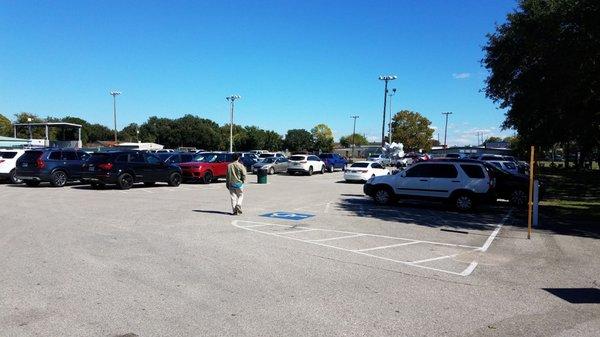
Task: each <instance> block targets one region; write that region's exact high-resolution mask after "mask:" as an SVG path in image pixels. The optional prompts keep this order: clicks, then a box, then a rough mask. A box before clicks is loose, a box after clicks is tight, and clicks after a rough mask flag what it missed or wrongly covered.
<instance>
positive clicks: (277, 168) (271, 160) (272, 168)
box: [252, 157, 289, 174]
mask: <svg viewBox="0 0 600 337" xmlns="http://www.w3.org/2000/svg"><path fill="white" fill-rule="evenodd" d="M288 164H289V162H288V160H287V159H286V158H276V157H268V158H265V159H263V160H262V161H259V162H258V163H256V164H254V165H252V172H253V173H256V172H257V171H258V170H259V169H261V168H264V169H266V170H267V172H269V174H274V173H280V172H287V168H288Z"/></svg>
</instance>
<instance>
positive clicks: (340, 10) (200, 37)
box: [0, 0, 515, 145]
mask: <svg viewBox="0 0 600 337" xmlns="http://www.w3.org/2000/svg"><path fill="white" fill-rule="evenodd" d="M514 7H515V3H514V2H512V1H500V0H498V1H491V0H490V1H481V0H472V1H466V0H460V1H459V0H457V1H442V0H437V1H433V0H430V1H416V0H414V1H399V0H396V1H285V0H283V1H189V2H187V1H162V2H161V1H156V2H154V1H52V2H50V1H49V2H29V1H3V2H0V31H1V33H0V48H1V50H2V52H0V113H2V114H4V115H6V116H9V117H12V115H14V114H15V113H18V112H21V111H27V112H32V113H35V114H38V115H40V116H47V115H52V116H57V117H61V116H66V115H72V116H79V117H82V118H84V119H86V120H89V121H91V122H99V123H102V124H105V125H108V126H111V125H112V97H111V96H110V95H109V94H108V92H109V91H110V90H111V89H117V90H120V91H122V92H123V94H122V95H121V96H119V97H118V125H119V128H121V127H123V126H125V125H126V124H128V123H131V122H136V123H143V122H144V121H145V120H146V119H147V118H148V117H149V116H152V115H157V116H164V117H179V116H181V115H183V114H186V113H192V114H196V115H199V116H202V117H205V118H210V119H213V120H215V121H216V122H218V123H220V124H224V123H226V122H228V118H229V117H228V105H227V101H226V100H225V97H226V96H227V95H230V94H234V93H236V94H239V95H241V96H242V99H241V100H239V101H238V103H237V105H236V123H241V124H244V125H258V126H260V127H263V128H268V129H273V130H276V131H278V132H280V133H282V134H283V133H285V131H286V130H288V129H292V128H306V129H310V128H311V127H312V126H314V125H316V124H318V123H325V124H327V125H329V126H330V127H331V128H332V129H333V131H334V134H335V136H336V138H337V137H339V136H341V135H345V134H349V133H351V132H352V119H351V118H350V117H349V116H350V115H352V114H357V115H360V118H359V120H358V123H357V132H359V133H364V134H366V135H367V136H368V137H369V138H371V139H373V140H375V139H378V138H380V134H381V118H382V116H381V115H382V107H383V83H382V81H379V80H378V79H377V77H378V76H379V75H382V74H394V75H396V76H398V79H397V80H395V81H393V82H391V86H390V87H394V88H397V89H398V92H397V94H396V96H395V97H394V98H393V103H392V104H393V108H394V111H397V110H400V109H409V110H413V111H418V112H420V113H422V114H423V115H425V116H426V117H428V118H429V119H430V120H431V121H432V122H433V126H434V127H437V128H439V129H440V138H443V116H442V115H441V113H442V112H443V111H452V112H453V113H454V114H453V115H452V116H451V118H450V123H449V131H448V143H449V144H451V145H452V144H469V143H471V144H474V143H475V142H476V139H477V136H476V132H477V131H478V130H485V134H486V135H500V134H501V135H509V134H512V132H510V131H504V132H502V133H501V132H500V131H499V126H500V124H501V123H502V121H503V119H504V113H503V111H501V110H498V109H497V108H496V107H495V105H494V104H493V102H491V101H490V100H488V99H486V98H485V96H484V94H483V93H482V92H481V89H482V88H483V86H484V79H485V77H486V72H485V69H483V68H481V66H480V60H481V58H482V57H483V53H482V51H481V46H482V45H484V44H485V41H486V39H485V34H486V33H489V32H492V31H493V30H494V25H495V23H502V22H503V21H504V20H505V17H506V14H507V13H508V12H510V11H511V10H513V8H514ZM442 141H443V140H442Z"/></svg>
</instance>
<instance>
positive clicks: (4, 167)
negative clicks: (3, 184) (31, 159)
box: [0, 149, 25, 184]
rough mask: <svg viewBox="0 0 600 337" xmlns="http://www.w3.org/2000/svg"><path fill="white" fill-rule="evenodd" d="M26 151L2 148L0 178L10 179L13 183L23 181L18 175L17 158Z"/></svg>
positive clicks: (0, 151) (0, 153)
mask: <svg viewBox="0 0 600 337" xmlns="http://www.w3.org/2000/svg"><path fill="white" fill-rule="evenodd" d="M24 153H25V150H21V149H14V150H0V180H8V181H9V182H10V183H11V184H19V183H21V179H18V178H17V176H16V172H17V170H16V169H15V168H16V167H17V160H18V159H19V157H21V156H22V155H23V154H24Z"/></svg>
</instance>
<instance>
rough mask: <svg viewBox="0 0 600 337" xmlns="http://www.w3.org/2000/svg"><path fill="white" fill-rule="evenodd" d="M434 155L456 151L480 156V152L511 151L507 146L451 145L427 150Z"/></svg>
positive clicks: (507, 152)
mask: <svg viewBox="0 0 600 337" xmlns="http://www.w3.org/2000/svg"><path fill="white" fill-rule="evenodd" d="M429 153H430V154H432V155H433V156H434V157H443V156H444V155H446V154H448V153H458V154H462V155H465V156H476V155H477V156H480V155H482V154H500V155H507V156H509V155H511V153H512V151H511V150H510V149H508V148H492V147H485V146H453V147H449V148H447V149H444V148H437V149H431V151H429Z"/></svg>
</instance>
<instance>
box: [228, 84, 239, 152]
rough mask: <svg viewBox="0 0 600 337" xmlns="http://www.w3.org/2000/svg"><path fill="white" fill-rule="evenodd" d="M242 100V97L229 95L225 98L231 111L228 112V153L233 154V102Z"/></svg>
mask: <svg viewBox="0 0 600 337" xmlns="http://www.w3.org/2000/svg"><path fill="white" fill-rule="evenodd" d="M240 98H242V96H240V95H231V96H227V97H225V99H226V100H228V101H229V102H230V103H231V109H230V111H229V117H230V122H229V152H233V106H234V102H235V100H236V99H240Z"/></svg>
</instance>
